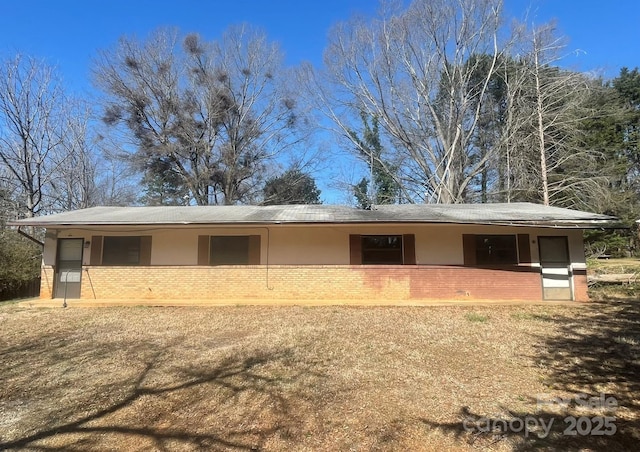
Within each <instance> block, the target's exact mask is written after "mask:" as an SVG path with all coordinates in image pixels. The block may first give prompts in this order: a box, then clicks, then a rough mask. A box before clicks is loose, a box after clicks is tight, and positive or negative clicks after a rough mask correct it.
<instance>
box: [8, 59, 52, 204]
mask: <svg viewBox="0 0 640 452" xmlns="http://www.w3.org/2000/svg"><path fill="white" fill-rule="evenodd" d="M62 102H63V92H62V89H61V85H60V83H59V82H58V81H57V80H56V78H55V76H54V71H53V69H52V68H51V67H50V66H48V65H46V64H45V63H44V62H42V61H38V60H36V59H33V58H28V57H23V56H21V55H18V56H16V57H15V58H13V59H9V60H6V61H4V62H2V66H1V67H0V163H2V164H3V165H4V167H5V173H6V174H5V175H6V176H8V177H9V178H8V180H7V182H8V183H9V184H11V186H12V190H13V191H15V192H16V194H17V195H18V196H17V197H18V198H19V199H20V200H21V204H22V205H23V207H24V212H25V215H27V216H29V217H33V216H35V215H37V214H38V212H40V210H42V209H45V208H47V207H48V206H47V205H46V196H45V193H46V190H47V188H48V186H49V183H50V182H51V179H52V177H53V174H54V173H55V171H56V169H57V164H56V162H55V161H54V159H53V158H52V157H53V153H54V151H55V150H56V149H57V148H58V147H59V146H60V143H61V141H62V136H63V133H62V132H63V130H62V122H61V120H60V108H59V107H60V105H61V103H62Z"/></svg>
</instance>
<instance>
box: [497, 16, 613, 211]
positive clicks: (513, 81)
mask: <svg viewBox="0 0 640 452" xmlns="http://www.w3.org/2000/svg"><path fill="white" fill-rule="evenodd" d="M522 43H523V45H524V47H523V48H522V49H520V50H521V51H520V57H519V58H518V60H517V61H516V60H511V67H510V77H509V78H508V82H507V86H508V95H507V96H508V103H509V105H511V107H512V109H511V111H510V113H509V117H508V120H509V123H508V124H505V125H506V127H505V134H504V137H505V141H504V145H505V146H508V147H509V157H510V160H509V162H510V171H511V172H512V173H511V175H510V179H512V180H514V181H516V182H515V183H514V184H513V185H512V186H511V187H510V191H511V192H510V195H509V196H510V198H511V197H514V198H515V199H524V200H529V201H536V202H542V203H543V204H545V205H550V204H553V205H562V206H569V207H579V208H588V207H589V205H590V200H591V199H593V197H601V196H606V193H607V190H606V185H607V183H608V181H607V177H606V175H604V174H601V172H600V169H601V168H602V162H601V160H602V155H601V154H600V153H599V152H596V151H594V150H592V149H590V148H589V147H588V146H586V145H585V144H584V137H583V130H582V123H583V122H584V120H585V119H587V118H588V117H589V116H590V115H592V114H593V113H594V112H593V111H590V110H589V109H588V108H587V102H588V100H589V94H590V93H589V91H590V86H591V82H590V80H589V79H588V77H587V76H585V75H584V74H581V73H578V72H573V71H569V70H565V69H561V68H559V67H557V66H555V64H557V63H558V61H559V60H560V58H561V57H562V51H563V49H564V48H565V46H564V43H563V41H562V39H560V38H557V37H556V36H555V33H554V25H553V24H548V25H545V26H542V27H537V28H533V29H531V30H529V31H528V38H527V39H524V40H523V41H522Z"/></svg>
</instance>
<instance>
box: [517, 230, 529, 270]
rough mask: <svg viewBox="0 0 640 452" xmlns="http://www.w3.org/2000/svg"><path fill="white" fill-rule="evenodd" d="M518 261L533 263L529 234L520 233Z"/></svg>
mask: <svg viewBox="0 0 640 452" xmlns="http://www.w3.org/2000/svg"><path fill="white" fill-rule="evenodd" d="M518 262H521V263H524V264H529V263H531V245H529V234H518Z"/></svg>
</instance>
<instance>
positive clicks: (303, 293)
mask: <svg viewBox="0 0 640 452" xmlns="http://www.w3.org/2000/svg"><path fill="white" fill-rule="evenodd" d="M615 220H616V219H615V218H612V217H609V216H605V215H598V214H593V213H588V212H581V211H576V210H570V209H563V208H556V207H547V206H540V205H537V204H530V203H511V204H465V205H429V204H421V205H417V204H411V205H385V206H374V207H373V208H372V209H371V210H361V209H356V208H352V207H347V206H330V205H287V206H185V207H169V206H161V207H93V208H89V209H82V210H76V211H70V212H65V213H60V214H54V215H48V216H42V217H36V218H28V219H23V220H17V221H14V222H13V223H12V224H13V225H14V226H19V227H25V226H33V227H42V228H46V234H45V239H44V254H43V266H42V287H41V297H43V298H81V299H98V300H99V299H136V300H154V299H157V300H167V299H169V300H171V299H180V300H185V299H190V300H199V301H200V302H202V301H203V300H207V302H211V303H212V304H215V303H216V302H224V301H225V300H227V301H229V300H242V301H248V302H254V301H255V302H265V301H273V302H276V303H277V302H278V301H281V302H300V303H304V302H305V301H312V302H316V301H317V302H326V303H331V302H333V301H340V302H344V301H349V300H370V301H373V302H380V303H396V304H402V303H403V302H412V301H420V300H437V299H440V300H575V301H587V300H588V296H587V276H586V263H585V255H584V246H583V230H584V229H586V228H601V227H611V226H612V225H614V222H615Z"/></svg>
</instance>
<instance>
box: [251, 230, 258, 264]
mask: <svg viewBox="0 0 640 452" xmlns="http://www.w3.org/2000/svg"><path fill="white" fill-rule="evenodd" d="M249 265H260V236H259V235H250V236H249Z"/></svg>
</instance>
